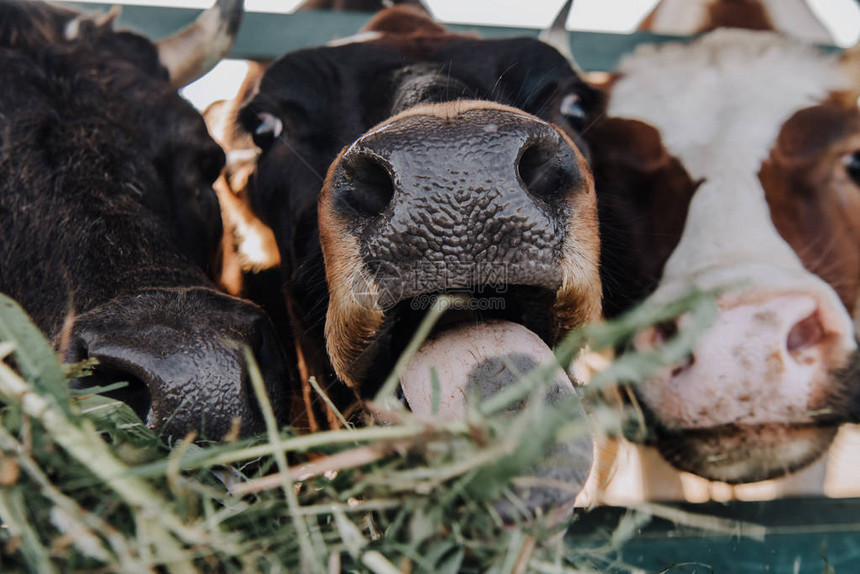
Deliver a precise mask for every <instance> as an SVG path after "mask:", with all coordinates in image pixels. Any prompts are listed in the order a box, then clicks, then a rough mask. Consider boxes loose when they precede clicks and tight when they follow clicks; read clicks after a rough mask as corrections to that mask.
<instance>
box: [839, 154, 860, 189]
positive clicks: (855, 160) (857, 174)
mask: <svg viewBox="0 0 860 574" xmlns="http://www.w3.org/2000/svg"><path fill="white" fill-rule="evenodd" d="M842 161H843V162H844V163H845V171H846V172H848V177H850V178H851V179H852V180H853V181H854V183H856V184H857V185H860V151H855V152H854V153H851V154H848V155H846V156H845V157H844V158H843V160H842Z"/></svg>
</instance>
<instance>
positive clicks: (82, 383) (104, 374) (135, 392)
mask: <svg viewBox="0 0 860 574" xmlns="http://www.w3.org/2000/svg"><path fill="white" fill-rule="evenodd" d="M89 359H96V361H97V363H96V364H95V365H94V366H93V368H92V372H91V374H90V375H88V376H86V377H82V378H79V379H75V380H74V381H73V382H72V386H73V387H74V388H78V389H89V388H96V387H109V386H112V385H115V384H117V383H127V384H126V386H124V387H122V388H119V389H116V390H113V391H108V392H105V393H102V394H103V395H105V396H107V397H110V398H112V399H115V400H117V401H121V402H124V403H126V404H127V405H128V406H129V407H131V409H132V410H133V411H134V412H135V414H137V416H138V417H139V418H140V420H141V421H143V422H144V423H145V422H146V419H147V417H148V416H149V411H150V408H151V407H152V396H151V395H150V392H149V389H148V388H147V386H146V383H145V382H144V381H143V380H142V379H141V378H140V377H139V376H138V374H136V373H134V372H132V369H130V368H128V366H127V365H125V364H123V363H121V362H120V363H117V362H115V361H114V360H113V359H111V358H107V357H100V356H98V354H97V353H96V354H91V353H90V349H89V348H88V345H87V342H86V341H85V340H84V339H83V338H82V337H77V338H75V339H74V340H72V342H71V344H70V345H69V348H68V350H67V351H66V358H65V360H66V362H68V363H80V362H83V361H87V360H89Z"/></svg>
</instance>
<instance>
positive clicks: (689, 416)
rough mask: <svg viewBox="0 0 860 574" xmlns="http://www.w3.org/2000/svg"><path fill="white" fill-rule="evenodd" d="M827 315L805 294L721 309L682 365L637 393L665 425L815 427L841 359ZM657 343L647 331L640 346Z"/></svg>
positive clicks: (835, 330)
mask: <svg viewBox="0 0 860 574" xmlns="http://www.w3.org/2000/svg"><path fill="white" fill-rule="evenodd" d="M830 315H831V314H830V313H828V311H827V309H826V305H824V304H823V303H822V302H820V300H819V299H818V298H817V297H815V296H813V295H806V294H802V293H798V294H786V295H782V296H778V297H770V298H767V299H760V300H758V301H756V302H749V303H745V304H743V303H742V304H736V305H732V306H730V307H725V308H722V309H721V313H720V315H719V318H718V319H717V322H716V324H714V325H713V326H712V327H711V328H710V329H708V330H707V331H706V332H705V333H704V334H703V336H702V337H701V338H700V340H699V341H698V343H697V344H696V347H695V349H694V350H693V353H692V356H691V357H690V358H689V360H688V361H687V363H686V364H684V365H679V366H676V367H675V368H673V369H666V370H664V371H662V372H661V373H659V374H658V375H657V376H656V377H654V379H653V380H651V381H648V382H647V383H645V384H643V385H640V386H639V388H638V392H639V394H640V395H641V397H642V399H643V400H644V401H645V402H646V404H647V405H648V406H649V407H650V408H651V409H652V410H653V411H654V412H655V413H656V414H657V415H658V417H659V418H660V420H661V422H662V423H663V424H664V425H666V426H667V427H669V428H685V429H695V428H710V427H716V426H720V425H728V424H768V423H809V422H813V421H814V420H815V411H816V410H819V409H822V408H823V407H825V406H826V400H827V398H828V393H829V390H828V388H829V386H830V385H831V380H830V378H831V375H832V372H833V371H834V370H835V369H837V368H839V367H840V366H841V362H843V361H844V360H845V358H846V357H840V356H839V354H840V349H841V339H842V338H844V333H841V332H839V329H840V328H839V326H838V324H837V323H834V322H833V321H830V320H829V317H830ZM681 326H682V327H683V325H681ZM655 338H660V337H659V334H657V333H656V332H653V330H652V331H649V332H645V333H643V334H640V336H639V337H638V338H637V344H638V346H640V347H641V346H643V345H646V346H647V345H648V344H649V343H650V342H653V340H654V339H655Z"/></svg>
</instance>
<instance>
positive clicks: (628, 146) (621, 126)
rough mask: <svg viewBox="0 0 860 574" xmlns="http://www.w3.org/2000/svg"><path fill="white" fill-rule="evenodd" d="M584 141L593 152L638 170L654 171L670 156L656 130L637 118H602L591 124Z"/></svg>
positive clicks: (665, 163) (644, 171) (666, 162)
mask: <svg viewBox="0 0 860 574" xmlns="http://www.w3.org/2000/svg"><path fill="white" fill-rule="evenodd" d="M588 141H589V144H590V145H591V149H592V151H593V153H594V154H595V155H597V154H600V155H602V156H603V157H604V158H605V159H607V160H609V161H612V162H613V163H615V162H617V163H620V164H622V165H626V166H628V167H629V168H631V169H635V170H636V171H639V172H642V173H651V172H654V171H657V170H658V169H661V168H663V167H665V166H666V165H668V164H669V161H670V160H671V158H672V156H671V155H669V152H668V151H667V150H666V147H665V146H664V145H663V140H662V138H661V137H660V132H658V131H657V129H656V128H654V127H653V126H651V125H650V124H646V123H645V122H640V121H639V120H629V119H625V118H612V117H610V118H604V119H602V120H600V121H599V122H597V123H596V124H595V125H594V126H592V127H591V129H590V130H589V132H588Z"/></svg>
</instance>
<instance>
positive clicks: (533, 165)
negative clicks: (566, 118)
mask: <svg viewBox="0 0 860 574" xmlns="http://www.w3.org/2000/svg"><path fill="white" fill-rule="evenodd" d="M566 148H567V145H566V144H564V143H563V142H561V141H560V140H559V139H554V138H552V139H551V138H540V139H537V140H533V141H531V142H529V143H528V144H526V147H524V148H523V150H522V151H521V152H520V156H519V159H518V161H517V173H518V175H519V177H520V180H521V181H522V183H523V186H524V187H525V189H526V190H527V191H528V192H529V193H531V194H532V195H535V196H538V197H541V198H543V199H551V198H553V197H557V196H558V195H560V194H561V193H563V192H565V191H567V190H569V189H571V188H573V187H574V186H575V185H576V174H577V166H576V157H575V155H574V154H573V152H572V150H569V149H566Z"/></svg>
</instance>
